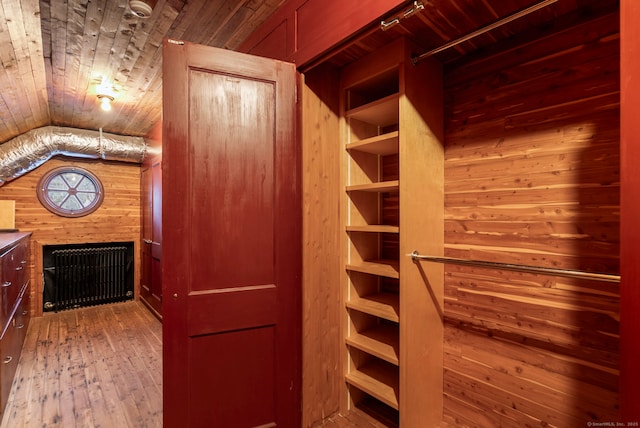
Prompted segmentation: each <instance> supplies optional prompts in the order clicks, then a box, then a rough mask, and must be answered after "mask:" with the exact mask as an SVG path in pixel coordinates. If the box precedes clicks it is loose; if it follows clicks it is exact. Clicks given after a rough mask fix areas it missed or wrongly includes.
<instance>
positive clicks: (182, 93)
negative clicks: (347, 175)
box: [162, 40, 301, 428]
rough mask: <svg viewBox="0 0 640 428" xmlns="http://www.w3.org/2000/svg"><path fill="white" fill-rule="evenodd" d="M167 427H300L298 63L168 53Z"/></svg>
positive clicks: (178, 50) (184, 47)
mask: <svg viewBox="0 0 640 428" xmlns="http://www.w3.org/2000/svg"><path fill="white" fill-rule="evenodd" d="M163 49H164V50H163V104H164V107H163V175H162V176H163V220H164V221H163V244H164V255H163V269H162V281H163V296H164V299H163V306H162V309H163V343H164V345H163V348H164V349H163V358H164V365H163V367H164V374H163V376H164V426H165V428H173V427H224V428H228V427H238V428H240V427H271V426H279V427H298V426H300V397H299V394H300V392H299V391H300V381H301V380H300V364H301V345H300V343H301V332H300V325H301V320H300V282H301V278H300V276H301V273H300V272H301V256H300V253H301V241H300V237H301V209H300V194H299V192H300V184H299V174H298V171H299V165H298V162H299V153H298V152H299V150H298V147H297V143H296V133H295V124H296V100H295V94H296V83H297V77H296V71H295V68H294V66H293V65H292V64H288V63H283V62H279V61H275V60H270V59H265V58H259V57H253V56H250V55H246V54H240V53H237V52H232V51H227V50H221V49H215V48H211V47H205V46H200V45H194V44H190V43H183V42H177V41H172V40H165V42H164V46H163Z"/></svg>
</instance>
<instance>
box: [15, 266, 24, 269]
mask: <svg viewBox="0 0 640 428" xmlns="http://www.w3.org/2000/svg"><path fill="white" fill-rule="evenodd" d="M22 269H24V266H18V267H17V268H16V270H22Z"/></svg>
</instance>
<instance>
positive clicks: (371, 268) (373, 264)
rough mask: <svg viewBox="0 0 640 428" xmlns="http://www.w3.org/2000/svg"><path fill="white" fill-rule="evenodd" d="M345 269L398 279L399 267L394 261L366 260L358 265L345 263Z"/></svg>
mask: <svg viewBox="0 0 640 428" xmlns="http://www.w3.org/2000/svg"><path fill="white" fill-rule="evenodd" d="M346 268H347V270H353V271H356V272H362V273H369V274H371V275H378V276H385V277H387V278H395V279H399V278H400V266H399V263H398V262H397V261H395V260H368V261H364V262H359V263H347V265H346Z"/></svg>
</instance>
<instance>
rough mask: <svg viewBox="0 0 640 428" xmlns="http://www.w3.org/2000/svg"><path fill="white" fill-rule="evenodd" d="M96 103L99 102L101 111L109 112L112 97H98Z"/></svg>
mask: <svg viewBox="0 0 640 428" xmlns="http://www.w3.org/2000/svg"><path fill="white" fill-rule="evenodd" d="M98 101H100V108H101V109H102V110H103V111H111V103H112V102H113V97H111V96H109V95H98Z"/></svg>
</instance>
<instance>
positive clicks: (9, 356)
mask: <svg viewBox="0 0 640 428" xmlns="http://www.w3.org/2000/svg"><path fill="white" fill-rule="evenodd" d="M12 360H13V357H12V356H11V355H8V356H6V357H4V360H2V364H9V363H10V362H11V361H12Z"/></svg>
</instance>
